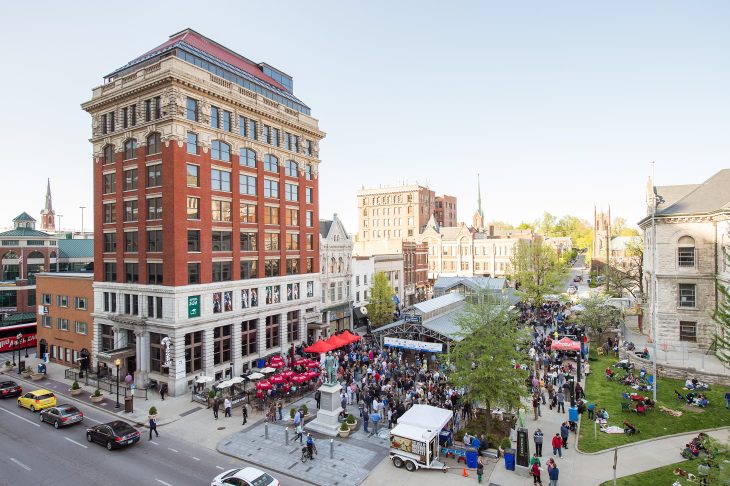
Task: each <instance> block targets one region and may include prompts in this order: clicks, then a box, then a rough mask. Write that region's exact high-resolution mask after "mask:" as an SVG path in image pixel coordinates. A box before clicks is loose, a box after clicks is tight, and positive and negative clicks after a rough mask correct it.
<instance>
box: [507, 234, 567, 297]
mask: <svg viewBox="0 0 730 486" xmlns="http://www.w3.org/2000/svg"><path fill="white" fill-rule="evenodd" d="M510 271H511V273H512V275H511V277H512V279H513V280H514V282H515V288H516V289H517V290H518V293H519V294H520V295H521V296H522V298H523V300H525V301H526V302H529V303H531V304H533V305H541V304H542V303H543V300H544V298H545V295H547V294H551V293H555V292H557V291H558V287H559V286H560V285H562V283H563V281H564V280H565V276H566V274H567V267H566V265H565V263H564V262H562V261H561V260H560V259H559V258H558V255H557V252H556V251H555V249H554V248H553V247H551V246H549V245H546V244H545V243H543V242H542V241H532V242H529V241H520V242H519V243H518V244H517V247H516V250H515V254H514V256H513V257H512V260H511V269H510Z"/></svg>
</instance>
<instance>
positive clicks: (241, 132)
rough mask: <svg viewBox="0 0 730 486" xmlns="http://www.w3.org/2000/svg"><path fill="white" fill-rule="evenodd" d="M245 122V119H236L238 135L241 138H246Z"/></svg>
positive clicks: (240, 117)
mask: <svg viewBox="0 0 730 486" xmlns="http://www.w3.org/2000/svg"><path fill="white" fill-rule="evenodd" d="M247 125H248V123H247V120H246V118H245V117H242V116H239V117H238V134H239V135H240V136H242V137H245V136H246V128H247Z"/></svg>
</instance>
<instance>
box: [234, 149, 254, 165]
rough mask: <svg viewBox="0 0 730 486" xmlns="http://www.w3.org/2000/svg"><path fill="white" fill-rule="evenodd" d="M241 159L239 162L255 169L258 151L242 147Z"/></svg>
mask: <svg viewBox="0 0 730 486" xmlns="http://www.w3.org/2000/svg"><path fill="white" fill-rule="evenodd" d="M238 158H239V161H238V163H239V164H241V165H243V166H245V167H251V168H253V169H255V168H256V152H254V151H253V150H251V149H241V152H240V154H239V157H238Z"/></svg>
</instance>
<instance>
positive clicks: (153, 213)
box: [147, 197, 162, 220]
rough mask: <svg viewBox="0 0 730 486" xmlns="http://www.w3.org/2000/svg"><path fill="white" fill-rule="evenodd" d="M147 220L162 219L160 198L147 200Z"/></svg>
mask: <svg viewBox="0 0 730 486" xmlns="http://www.w3.org/2000/svg"><path fill="white" fill-rule="evenodd" d="M147 219H148V220H150V219H162V197H150V198H148V199H147Z"/></svg>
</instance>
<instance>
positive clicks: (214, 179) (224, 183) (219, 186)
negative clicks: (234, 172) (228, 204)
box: [210, 169, 231, 192]
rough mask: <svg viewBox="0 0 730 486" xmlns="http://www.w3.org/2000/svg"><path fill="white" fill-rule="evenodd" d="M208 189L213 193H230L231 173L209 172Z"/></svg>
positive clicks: (214, 170)
mask: <svg viewBox="0 0 730 486" xmlns="http://www.w3.org/2000/svg"><path fill="white" fill-rule="evenodd" d="M210 188H211V189H212V190H213V191H224V192H231V173H230V172H228V171H225V170H218V169H211V170H210Z"/></svg>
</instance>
